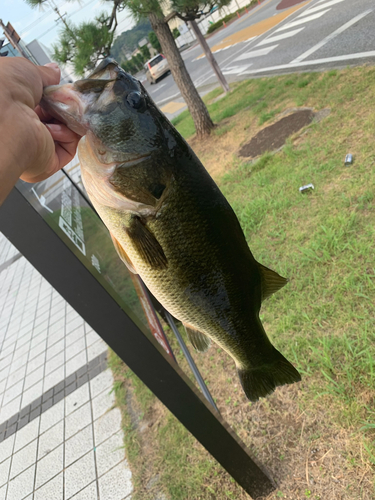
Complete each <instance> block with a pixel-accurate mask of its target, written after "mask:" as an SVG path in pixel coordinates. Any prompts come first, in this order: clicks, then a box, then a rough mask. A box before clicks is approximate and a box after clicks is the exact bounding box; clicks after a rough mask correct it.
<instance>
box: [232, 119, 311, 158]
mask: <svg viewBox="0 0 375 500" xmlns="http://www.w3.org/2000/svg"><path fill="white" fill-rule="evenodd" d="M313 118H314V112H313V111H312V110H311V109H302V110H299V111H296V112H295V113H292V114H290V115H288V116H285V117H284V118H282V119H281V120H279V121H277V122H276V123H274V124H273V125H269V126H268V127H266V128H264V129H263V130H261V131H260V132H258V133H257V135H256V136H254V137H253V138H252V139H251V140H250V141H249V142H248V143H246V144H245V145H244V146H242V148H241V149H240V150H239V153H238V154H239V156H242V157H245V158H255V157H256V156H259V155H261V154H263V153H265V152H266V151H274V150H275V149H278V148H280V147H281V146H283V145H284V144H285V141H286V139H287V138H288V137H289V136H291V135H292V134H295V133H296V132H298V131H299V130H300V129H301V128H303V127H305V126H306V125H309V124H310V123H311V121H312V119H313Z"/></svg>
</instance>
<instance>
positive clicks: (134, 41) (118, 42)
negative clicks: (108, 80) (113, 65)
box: [111, 19, 151, 61]
mask: <svg viewBox="0 0 375 500" xmlns="http://www.w3.org/2000/svg"><path fill="white" fill-rule="evenodd" d="M150 29H151V24H150V21H149V20H148V19H141V20H140V21H139V22H138V23H137V24H136V25H135V26H134V27H133V28H131V29H130V30H126V31H123V32H122V33H121V35H119V36H118V37H116V38H115V40H114V42H113V45H112V48H111V56H112V57H114V58H115V59H116V61H121V60H123V59H124V56H125V53H126V52H128V53H132V52H133V51H134V50H135V49H136V48H137V47H138V42H139V41H140V40H142V38H148V33H149V31H150ZM150 41H151V40H150Z"/></svg>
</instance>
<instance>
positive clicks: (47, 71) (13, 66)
mask: <svg viewBox="0 0 375 500" xmlns="http://www.w3.org/2000/svg"><path fill="white" fill-rule="evenodd" d="M48 66H49V67H47V66H35V65H34V64H33V63H31V62H30V61H28V60H27V59H24V58H21V57H1V58H0V89H1V90H0V110H1V112H0V146H1V147H0V160H1V161H0V169H1V171H0V181H2V182H0V190H1V192H0V204H1V201H2V199H3V198H4V197H5V196H6V195H7V194H8V193H7V192H5V194H4V192H3V191H4V189H5V191H7V189H6V187H7V185H8V191H10V189H11V188H12V184H13V185H14V184H15V182H16V181H17V179H18V178H19V177H21V179H23V180H25V181H27V182H39V181H41V180H44V179H46V178H47V177H49V176H51V175H52V174H54V173H55V172H57V171H58V170H60V169H61V168H62V167H63V166H64V165H66V164H67V163H68V162H69V161H70V160H72V159H73V157H74V155H75V152H76V149H77V144H78V141H79V139H80V137H79V136H78V135H77V134H76V133H75V132H72V131H71V130H70V129H68V128H67V127H66V126H65V125H64V124H62V123H61V122H58V121H57V120H56V119H54V118H52V117H51V116H49V115H47V114H46V113H45V112H44V111H43V110H42V109H41V108H40V107H39V102H40V100H41V98H42V93H43V87H46V86H47V85H56V84H58V83H59V82H60V70H59V68H58V66H57V65H56V64H55V63H51V64H49V65H48ZM3 181H4V182H3ZM4 185H5V188H4ZM1 186H3V187H1Z"/></svg>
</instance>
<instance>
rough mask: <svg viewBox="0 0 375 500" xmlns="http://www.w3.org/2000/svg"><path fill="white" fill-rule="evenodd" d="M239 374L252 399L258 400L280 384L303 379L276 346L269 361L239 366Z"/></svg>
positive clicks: (247, 394) (246, 392)
mask: <svg viewBox="0 0 375 500" xmlns="http://www.w3.org/2000/svg"><path fill="white" fill-rule="evenodd" d="M238 375H239V377H240V381H241V385H242V387H243V390H244V391H245V394H246V396H247V398H248V399H249V400H250V401H258V399H259V398H261V397H264V396H267V394H270V393H271V392H273V391H274V390H275V389H276V387H277V386H279V385H284V384H293V383H294V382H299V381H300V380H301V375H300V374H299V373H298V371H297V370H296V369H295V368H294V366H293V365H292V364H291V363H289V361H288V360H287V359H286V358H284V356H283V355H282V354H281V353H280V352H279V351H278V350H277V349H275V348H273V353H272V355H271V356H270V358H269V359H268V360H267V363H264V364H262V365H261V366H256V367H251V368H242V367H241V368H238Z"/></svg>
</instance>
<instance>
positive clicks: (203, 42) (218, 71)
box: [190, 21, 229, 92]
mask: <svg viewBox="0 0 375 500" xmlns="http://www.w3.org/2000/svg"><path fill="white" fill-rule="evenodd" d="M190 26H191V27H192V30H193V31H194V34H195V36H196V38H197V40H198V42H199V43H200V46H201V47H202V49H203V51H204V53H205V55H206V58H207V61H208V62H209V63H210V64H211V66H212V69H213V70H214V72H215V74H216V76H217V79H218V80H219V82H220V85H221V86H222V87H223V89H224V92H229V85H228V82H227V80H226V79H225V76H224V75H223V73H222V72H221V69H220V66H219V65H218V63H217V62H216V59H215V58H214V56H213V54H212V52H211V49H210V47H209V46H208V43H207V42H206V39H205V38H204V36H203V35H202V32H201V30H200V29H199V26H198V24H197V23H196V22H195V21H190Z"/></svg>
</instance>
